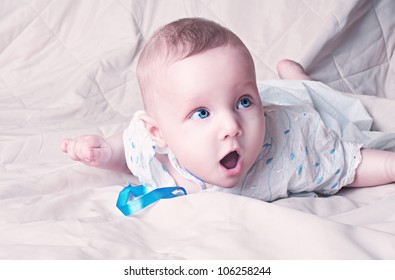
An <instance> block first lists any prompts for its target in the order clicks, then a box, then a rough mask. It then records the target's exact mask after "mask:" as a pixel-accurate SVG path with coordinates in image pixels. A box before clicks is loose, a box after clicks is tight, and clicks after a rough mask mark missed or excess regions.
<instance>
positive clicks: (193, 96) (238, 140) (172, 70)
mask: <svg viewBox="0 0 395 280" xmlns="http://www.w3.org/2000/svg"><path fill="white" fill-rule="evenodd" d="M160 83H161V85H160V88H161V89H163V90H164V91H163V92H161V94H160V95H161V97H158V98H159V100H157V101H158V103H157V104H159V105H158V107H160V108H158V110H157V114H156V116H157V119H156V121H157V122H158V125H159V128H160V131H161V134H162V137H163V139H164V141H165V142H166V144H167V145H168V146H169V148H170V149H171V150H172V151H173V153H174V154H175V156H176V158H177V160H178V161H179V162H180V164H181V165H182V166H183V167H184V168H186V169H187V170H188V171H190V172H191V173H192V174H194V175H195V176H197V177H199V178H200V179H202V180H204V181H206V182H208V183H211V184H214V185H217V186H220V187H225V188H230V187H234V186H235V185H236V184H237V183H239V182H240V180H241V179H242V178H243V177H244V176H245V174H246V173H247V171H248V170H249V169H250V168H251V166H252V165H253V163H254V162H255V160H256V159H257V156H258V153H259V151H260V149H261V147H262V144H263V139H264V134H265V121H264V113H263V108H262V103H261V99H260V97H259V94H258V90H257V86H256V79H255V72H254V68H253V65H251V62H250V61H249V60H248V59H246V57H245V56H243V54H242V53H241V52H240V51H239V50H237V49H236V48H234V47H231V46H226V47H221V48H215V49H212V50H209V51H206V52H204V53H201V54H198V55H194V56H191V57H189V58H186V59H183V60H181V61H178V62H175V63H173V64H171V65H170V66H169V67H168V68H167V69H166V71H165V73H164V75H163V76H162V80H161V81H160ZM159 102H160V103H159Z"/></svg>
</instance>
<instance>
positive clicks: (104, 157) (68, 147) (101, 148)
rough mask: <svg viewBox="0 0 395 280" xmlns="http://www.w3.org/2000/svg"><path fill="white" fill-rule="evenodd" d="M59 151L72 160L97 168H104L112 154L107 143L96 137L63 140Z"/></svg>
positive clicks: (85, 136) (87, 136)
mask: <svg viewBox="0 0 395 280" xmlns="http://www.w3.org/2000/svg"><path fill="white" fill-rule="evenodd" d="M61 149H62V151H63V152H64V153H66V154H68V155H69V156H70V158H71V159H72V160H76V161H80V162H82V163H84V164H86V165H89V166H93V167H98V168H106V165H107V163H108V162H109V161H110V159H111V153H112V151H111V147H110V145H109V144H108V143H107V141H106V140H105V139H104V138H103V137H101V136H98V135H84V136H80V137H77V138H75V139H65V140H63V142H62V145H61Z"/></svg>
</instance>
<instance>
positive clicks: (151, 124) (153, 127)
mask: <svg viewBox="0 0 395 280" xmlns="http://www.w3.org/2000/svg"><path fill="white" fill-rule="evenodd" d="M140 119H141V120H142V121H143V123H144V127H145V130H146V131H147V132H148V135H149V136H150V137H151V139H152V140H153V141H154V142H155V144H156V146H157V147H160V148H165V147H167V144H166V142H165V140H164V139H163V136H162V132H161V130H160V128H159V125H158V123H157V122H156V121H155V120H154V119H153V118H152V117H151V116H149V115H147V114H141V115H140Z"/></svg>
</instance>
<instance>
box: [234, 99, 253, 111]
mask: <svg viewBox="0 0 395 280" xmlns="http://www.w3.org/2000/svg"><path fill="white" fill-rule="evenodd" d="M250 106H251V100H250V98H248V97H243V98H241V99H240V100H239V103H238V104H237V109H243V108H248V107H250Z"/></svg>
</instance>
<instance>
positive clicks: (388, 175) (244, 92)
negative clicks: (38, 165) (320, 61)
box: [62, 18, 395, 201]
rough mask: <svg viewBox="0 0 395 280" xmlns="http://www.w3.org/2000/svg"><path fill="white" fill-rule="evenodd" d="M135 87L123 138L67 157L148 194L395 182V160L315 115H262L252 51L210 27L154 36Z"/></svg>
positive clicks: (258, 192)
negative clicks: (138, 102) (132, 181)
mask: <svg viewBox="0 0 395 280" xmlns="http://www.w3.org/2000/svg"><path fill="white" fill-rule="evenodd" d="M277 68H278V72H279V76H280V78H282V79H292V80H310V78H309V77H308V76H307V75H306V74H305V72H304V70H303V68H302V67H301V66H300V65H299V64H297V63H295V62H293V61H290V60H283V61H280V62H279V64H278V66H277ZM137 78H138V82H139V86H140V91H141V94H142V97H143V102H144V107H145V111H139V112H137V113H136V114H135V115H134V117H133V119H132V121H131V123H130V125H129V127H128V128H127V129H126V130H125V131H124V133H121V134H117V135H113V136H111V137H108V138H106V139H105V138H102V137H100V136H97V135H86V136H81V137H78V138H76V139H73V140H71V139H66V140H64V141H63V143H62V150H63V152H65V153H67V154H68V155H69V156H70V157H71V159H73V160H77V161H81V162H82V163H84V164H86V165H89V166H93V167H98V168H105V169H111V170H114V171H118V172H132V174H134V175H135V176H137V177H138V179H139V180H140V183H141V184H143V185H145V186H147V187H150V188H160V187H169V186H175V185H178V186H182V187H183V188H185V189H186V191H187V193H194V192H200V191H202V190H206V189H207V190H217V191H228V192H233V193H237V194H240V195H245V196H250V197H254V198H258V199H262V200H265V201H272V200H275V199H278V198H281V197H286V196H288V195H290V194H292V193H302V192H316V193H321V194H324V195H329V194H334V193H336V192H337V191H338V190H339V189H340V188H341V187H343V186H348V187H362V186H375V185H382V184H386V183H390V182H393V181H394V180H395V153H392V152H387V151H380V150H373V149H365V148H362V147H361V145H359V144H356V143H348V142H344V141H342V140H341V139H340V138H339V136H338V135H337V134H336V133H335V132H334V131H332V130H331V129H329V128H327V127H326V126H325V124H324V123H323V121H322V120H321V118H320V115H319V114H318V113H317V112H316V111H315V110H314V109H313V108H312V106H310V105H307V104H305V105H298V106H277V105H267V106H266V105H265V106H263V104H262V100H261V96H260V93H259V91H258V87H257V82H256V76H255V68H254V62H253V59H252V56H251V54H250V52H249V51H248V49H247V48H246V46H245V45H244V43H243V42H242V41H241V40H240V39H239V38H238V37H237V36H236V35H235V34H234V33H232V32H231V31H230V30H228V29H226V28H224V27H222V26H220V25H219V24H217V23H214V22H212V21H208V20H204V19H198V18H187V19H181V20H178V21H175V22H172V23H170V24H167V25H166V26H164V27H162V28H161V29H160V30H158V31H157V32H156V33H155V34H154V35H153V37H152V38H151V39H150V40H149V42H148V43H147V45H146V46H145V47H144V49H143V51H142V53H141V55H140V58H139V62H138V66H137ZM307 83H308V82H307Z"/></svg>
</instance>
